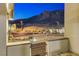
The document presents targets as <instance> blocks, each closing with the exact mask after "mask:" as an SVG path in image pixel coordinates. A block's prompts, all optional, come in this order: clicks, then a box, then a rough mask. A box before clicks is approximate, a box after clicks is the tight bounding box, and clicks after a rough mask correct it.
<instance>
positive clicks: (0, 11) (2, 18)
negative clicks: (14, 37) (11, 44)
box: [0, 3, 6, 56]
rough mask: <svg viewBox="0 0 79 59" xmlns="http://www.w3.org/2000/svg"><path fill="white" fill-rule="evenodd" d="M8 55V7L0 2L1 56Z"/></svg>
mask: <svg viewBox="0 0 79 59" xmlns="http://www.w3.org/2000/svg"><path fill="white" fill-rule="evenodd" d="M3 55H6V7H5V4H1V3H0V56H3Z"/></svg>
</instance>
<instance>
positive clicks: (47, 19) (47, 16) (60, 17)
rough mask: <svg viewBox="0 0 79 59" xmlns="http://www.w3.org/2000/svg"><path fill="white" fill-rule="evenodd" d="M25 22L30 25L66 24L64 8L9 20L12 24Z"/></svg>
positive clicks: (24, 23) (24, 24) (25, 24)
mask: <svg viewBox="0 0 79 59" xmlns="http://www.w3.org/2000/svg"><path fill="white" fill-rule="evenodd" d="M20 21H22V22H23V26H29V25H33V24H34V25H36V26H37V25H44V24H45V25H49V26H51V25H55V26H56V25H64V10H55V11H44V12H43V13H41V14H39V15H36V16H33V17H31V18H28V19H17V20H13V21H9V23H10V24H13V23H16V24H20Z"/></svg>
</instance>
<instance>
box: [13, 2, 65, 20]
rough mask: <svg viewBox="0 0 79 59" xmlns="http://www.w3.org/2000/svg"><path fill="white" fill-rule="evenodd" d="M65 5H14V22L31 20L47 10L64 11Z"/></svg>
mask: <svg viewBox="0 0 79 59" xmlns="http://www.w3.org/2000/svg"><path fill="white" fill-rule="evenodd" d="M63 9H64V4H63V3H15V4H14V16H13V18H14V20H16V19H23V18H30V17H32V16H35V15H38V14H40V13H42V12H44V11H45V10H48V11H53V10H63Z"/></svg>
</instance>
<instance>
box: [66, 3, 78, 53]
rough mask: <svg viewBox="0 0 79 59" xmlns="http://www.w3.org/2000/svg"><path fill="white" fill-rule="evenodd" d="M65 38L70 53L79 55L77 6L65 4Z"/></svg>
mask: <svg viewBox="0 0 79 59" xmlns="http://www.w3.org/2000/svg"><path fill="white" fill-rule="evenodd" d="M65 36H66V37H69V40H70V49H71V51H72V52H75V53H77V54H79V4H65Z"/></svg>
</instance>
